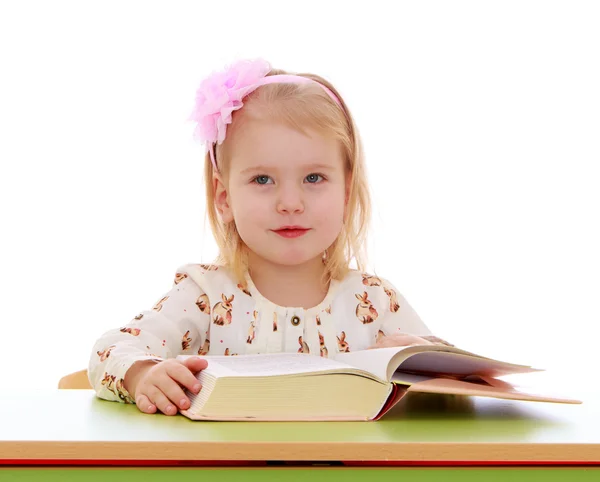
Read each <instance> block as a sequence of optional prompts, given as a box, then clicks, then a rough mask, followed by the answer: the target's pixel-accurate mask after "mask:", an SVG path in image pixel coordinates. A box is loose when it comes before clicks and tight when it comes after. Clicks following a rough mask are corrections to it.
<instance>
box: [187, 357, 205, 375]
mask: <svg viewBox="0 0 600 482" xmlns="http://www.w3.org/2000/svg"><path fill="white" fill-rule="evenodd" d="M182 365H184V366H186V367H187V368H188V369H189V370H190V371H191V372H192V373H196V372H199V371H200V370H204V369H205V368H206V367H207V366H208V361H206V359H204V358H198V357H190V358H188V359H186V360H185V361H183V362H182Z"/></svg>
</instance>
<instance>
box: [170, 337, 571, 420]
mask: <svg viewBox="0 0 600 482" xmlns="http://www.w3.org/2000/svg"><path fill="white" fill-rule="evenodd" d="M185 358H189V357H188V356H179V357H178V359H179V360H183V359H185ZM200 358H205V359H206V360H207V361H208V367H207V368H206V369H205V370H202V371H201V372H199V373H198V375H197V377H198V379H199V380H200V383H201V384H202V389H201V390H200V393H199V394H197V395H196V394H193V393H190V392H187V393H186V395H187V396H188V397H190V400H191V402H192V403H191V406H190V408H189V409H187V410H182V411H181V413H182V414H183V415H185V416H186V417H188V418H190V419H192V420H242V421H296V420H311V421H316V420H377V419H379V418H381V417H382V416H383V415H384V414H385V413H386V412H387V411H388V410H390V409H391V408H392V407H393V406H394V405H395V404H396V403H397V402H398V401H399V400H400V399H401V398H402V397H403V396H404V395H406V394H407V393H408V392H430V393H445V394H455V395H477V396H484V397H495V398H506V399H513V400H530V401H540V402H556V403H581V402H580V401H579V400H572V399H567V398H557V397H554V396H552V397H550V396H544V395H539V394H535V393H528V392H526V391H521V390H519V389H518V388H517V387H515V386H513V385H511V384H509V383H507V382H505V381H503V380H498V379H497V378H496V377H499V376H503V375H511V374H517V373H529V372H539V371H542V370H539V369H536V368H532V367H530V366H525V365H515V364H512V363H506V362H502V361H498V360H493V359H491V358H486V357H482V356H480V355H476V354H474V353H471V352H467V351H464V350H461V349H458V348H455V347H451V346H442V345H418V346H408V347H393V348H379V349H373V350H364V351H356V352H351V353H338V354H336V355H335V356H334V357H332V358H323V357H319V356H316V355H306V354H301V353H299V354H297V353H273V354H262V355H240V356H207V357H200Z"/></svg>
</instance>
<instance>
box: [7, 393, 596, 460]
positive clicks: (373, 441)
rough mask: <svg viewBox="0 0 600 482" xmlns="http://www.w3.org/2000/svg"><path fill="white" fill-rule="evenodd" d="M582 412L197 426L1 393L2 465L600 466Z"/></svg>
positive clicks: (418, 404)
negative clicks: (159, 462)
mask: <svg viewBox="0 0 600 482" xmlns="http://www.w3.org/2000/svg"><path fill="white" fill-rule="evenodd" d="M580 398H581V399H582V400H583V402H584V403H583V404H581V405H566V404H547V403H537V402H521V401H510V400H497V399H491V398H484V397H462V396H449V395H436V394H409V395H408V396H407V397H406V398H405V399H404V400H402V401H401V402H400V404H399V405H398V406H396V407H395V408H394V409H393V410H392V411H391V412H389V413H388V414H387V415H386V416H385V417H384V418H383V419H382V420H380V421H377V422H193V421H191V420H188V419H187V418H185V417H183V416H181V415H179V416H175V417H167V416H164V415H160V414H159V415H146V414H142V413H140V412H139V411H138V410H137V407H135V406H133V405H123V404H119V403H115V402H106V401H104V400H100V399H98V398H96V396H95V394H94V392H92V391H89V390H41V389H40V390H38V391H36V390H32V391H30V392H28V393H26V394H23V393H14V392H8V391H0V427H1V429H0V460H2V461H4V463H6V461H7V460H19V461H24V462H25V461H27V460H71V461H72V460H98V461H109V460H120V461H123V460H130V461H134V460H137V461H139V460H164V461H169V460H171V461H173V460H182V461H199V460H204V461H206V460H213V461H219V460H222V461H233V460H238V461H264V460H270V461H276V460H285V461H308V460H310V461H325V460H327V461H398V462H477V461H482V462H506V463H511V462H514V463H527V462H554V463H556V462H566V463H577V462H581V463H590V462H591V463H600V395H599V394H592V393H590V394H589V395H587V396H583V397H580Z"/></svg>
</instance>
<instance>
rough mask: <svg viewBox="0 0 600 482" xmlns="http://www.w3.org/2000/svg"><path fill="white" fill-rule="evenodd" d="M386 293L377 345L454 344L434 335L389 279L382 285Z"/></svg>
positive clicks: (378, 346)
mask: <svg viewBox="0 0 600 482" xmlns="http://www.w3.org/2000/svg"><path fill="white" fill-rule="evenodd" d="M381 288H382V289H383V291H384V293H385V295H386V298H385V299H386V303H387V306H386V309H385V311H384V316H383V320H382V324H381V332H382V333H381V336H378V337H377V343H376V345H375V347H377V348H381V347H388V346H407V345H412V344H419V345H428V344H442V345H448V346H454V345H452V344H451V343H448V342H447V341H445V340H442V339H441V338H438V337H436V336H434V335H433V334H432V333H431V330H430V329H429V328H428V327H427V325H426V324H425V323H424V322H423V320H422V319H421V317H420V316H419V315H418V314H417V312H416V311H415V310H414V309H413V308H412V306H411V305H410V304H409V303H408V301H406V298H404V296H402V294H401V293H400V292H399V291H398V290H397V289H396V287H395V286H394V285H392V284H391V283H390V282H389V281H387V280H383V281H382V287H381Z"/></svg>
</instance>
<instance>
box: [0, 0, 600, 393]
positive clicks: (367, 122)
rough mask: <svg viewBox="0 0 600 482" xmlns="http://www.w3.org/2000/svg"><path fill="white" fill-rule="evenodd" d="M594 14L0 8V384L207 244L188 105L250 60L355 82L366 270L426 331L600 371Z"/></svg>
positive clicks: (212, 6)
mask: <svg viewBox="0 0 600 482" xmlns="http://www.w3.org/2000/svg"><path fill="white" fill-rule="evenodd" d="M292 5H295V6H294V7H292ZM598 25H600V6H599V4H598V3H597V2H593V1H588V2H584V1H560V2H558V1H538V2H534V1H522V0H521V1H502V2H495V1H494V2H491V1H468V2H467V1H452V2H447V1H437V2H433V1H427V2H389V1H374V0H369V1H368V2H367V1H361V2H348V1H344V2H341V1H339V2H336V1H323V0H319V1H308V0H303V1H302V2H281V1H272V2H266V1H252V2H246V1H243V2H242V1H226V2H217V1H214V2H203V1H202V2H201V1H195V2H182V1H172V0H171V1H168V2H167V1H164V2H148V1H145V2H133V1H104V2H89V1H70V2H66V1H57V0H55V1H53V2H42V1H39V2H32V1H19V2H16V1H6V2H2V3H0V62H1V64H0V65H1V66H0V69H1V74H0V160H1V171H0V179H1V181H0V182H1V184H0V202H1V204H0V206H1V209H2V218H1V219H2V237H1V241H0V242H1V243H2V249H1V250H0V267H1V270H0V289H1V293H2V310H1V312H0V313H1V315H0V316H1V318H0V319H1V323H2V326H1V331H0V348H1V350H0V362H1V364H2V365H1V366H2V367H3V368H2V373H3V380H2V381H3V386H4V387H6V386H11V385H12V386H17V387H26V386H31V385H34V386H38V387H54V386H56V383H57V381H58V379H59V378H60V376H62V375H64V374H66V373H68V372H71V371H75V370H79V369H82V368H85V367H86V366H87V360H88V356H89V354H90V350H91V346H92V344H93V342H94V341H95V339H96V338H97V337H98V336H99V335H100V334H101V333H102V332H104V331H106V330H108V329H110V328H114V327H119V326H121V325H123V324H125V323H127V322H128V321H130V320H131V318H133V317H134V316H135V315H137V314H138V313H139V311H141V310H143V309H149V308H151V307H152V305H153V304H154V303H155V302H156V301H158V300H159V299H160V298H161V297H162V295H163V294H164V293H165V292H166V291H168V290H169V289H170V288H171V285H172V281H173V276H174V273H175V269H176V268H177V267H178V266H180V265H181V264H185V263H188V262H201V261H210V260H211V259H212V257H213V256H214V254H215V247H214V244H213V240H212V237H211V235H210V233H209V232H208V231H207V229H206V227H207V225H206V227H205V225H204V206H203V184H202V178H201V172H202V150H201V147H200V146H199V145H197V144H195V143H194V142H193V141H192V130H193V125H192V124H191V123H190V122H188V121H187V120H186V119H187V117H188V115H189V113H190V112H191V108H192V106H193V100H194V95H195V89H196V87H197V85H198V84H199V82H200V81H201V79H202V78H203V77H204V76H206V75H207V74H209V73H211V72H212V71H215V70H220V69H222V68H223V67H224V66H225V65H227V64H229V63H231V62H232V61H235V60H236V59H240V58H255V57H263V58H265V59H267V60H268V61H270V62H271V64H272V65H273V66H274V67H277V68H284V69H287V70H290V71H295V72H314V73H317V74H320V75H322V76H324V77H326V78H328V79H329V80H330V81H332V82H333V83H334V85H336V86H337V87H338V89H339V90H340V92H341V93H342V95H343V96H344V97H345V99H346V101H347V102H348V104H349V106H350V108H351V110H352V112H353V114H354V116H355V118H356V121H357V124H358V126H359V129H360V132H361V133H362V135H363V140H364V143H365V148H366V153H367V162H368V169H369V177H370V180H371V183H372V190H373V195H374V201H375V212H374V220H375V224H374V230H373V232H374V235H373V240H372V241H373V242H372V244H371V250H370V252H371V255H372V262H373V263H372V266H374V267H375V268H376V270H377V272H378V273H379V274H380V275H381V276H384V277H386V278H389V279H390V280H391V281H392V282H393V283H394V284H395V285H396V286H397V287H398V288H399V289H400V291H401V292H402V293H403V294H404V296H405V297H406V298H407V299H408V300H409V302H410V303H411V304H412V305H413V307H414V308H415V309H416V310H417V312H418V313H419V314H420V315H421V317H422V318H423V320H424V321H425V322H426V323H427V324H428V325H429V326H430V327H431V328H432V329H433V330H434V331H435V332H436V333H437V334H438V335H439V336H442V337H444V338H446V339H448V340H450V341H453V342H454V343H455V344H457V345H459V346H461V347H464V348H466V349H470V350H473V351H477V352H481V353H482V354H485V355H488V356H491V357H498V358H501V359H506V360H508V361H514V362H517V363H526V364H532V365H535V366H540V367H543V368H550V369H556V370H561V369H564V367H561V364H567V365H568V369H569V370H571V369H574V370H576V371H581V370H582V368H581V367H580V364H582V363H585V364H586V365H587V366H588V367H589V366H591V365H595V366H596V367H599V366H600V363H599V362H598V361H597V357H596V353H597V351H598V348H597V339H598V335H599V334H600V329H599V321H600V296H599V293H600V254H599V248H600V233H599V218H600V216H599V211H600V193H599V185H600V177H599V174H598V162H599V160H600V144H599V134H600V114H599V112H600V94H599V92H600V89H599V88H598V86H599V85H600V66H599V65H600V63H599V59H600V29H598ZM586 348H587V349H589V351H585V350H586ZM557 373H558V372H557Z"/></svg>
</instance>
